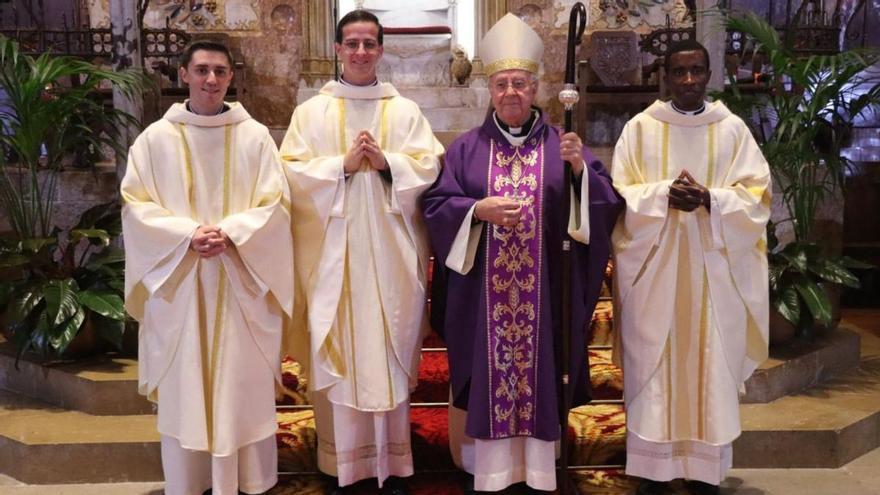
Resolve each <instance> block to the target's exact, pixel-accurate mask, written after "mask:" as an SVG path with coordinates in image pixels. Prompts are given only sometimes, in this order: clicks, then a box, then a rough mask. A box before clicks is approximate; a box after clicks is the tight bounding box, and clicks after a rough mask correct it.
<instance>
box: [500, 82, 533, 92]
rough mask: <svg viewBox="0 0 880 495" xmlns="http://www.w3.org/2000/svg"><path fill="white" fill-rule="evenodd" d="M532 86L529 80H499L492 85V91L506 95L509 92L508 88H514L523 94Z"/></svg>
mask: <svg viewBox="0 0 880 495" xmlns="http://www.w3.org/2000/svg"><path fill="white" fill-rule="evenodd" d="M531 85H532V82H531V81H529V80H527V79H514V80H512V81H507V80H503V79H499V80H497V81H495V82H494V83H492V90H493V91H495V92H496V93H504V92H506V91H507V88H513V90H514V91H516V92H517V93H522V92H523V91H525V90H526V89H528V88H529V87H530V86H531Z"/></svg>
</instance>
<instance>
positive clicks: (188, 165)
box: [177, 122, 196, 210]
mask: <svg viewBox="0 0 880 495" xmlns="http://www.w3.org/2000/svg"><path fill="white" fill-rule="evenodd" d="M177 128H178V132H180V140H181V141H182V142H183V165H184V175H183V177H184V180H185V181H186V184H184V187H185V188H186V197H187V198H188V199H189V205H190V208H192V209H193V210H195V207H196V203H195V197H194V193H193V170H192V152H191V151H190V149H189V143H187V142H186V127H185V126H184V124H183V122H180V123H179V124H177Z"/></svg>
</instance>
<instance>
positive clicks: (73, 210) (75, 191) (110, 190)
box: [0, 162, 118, 232]
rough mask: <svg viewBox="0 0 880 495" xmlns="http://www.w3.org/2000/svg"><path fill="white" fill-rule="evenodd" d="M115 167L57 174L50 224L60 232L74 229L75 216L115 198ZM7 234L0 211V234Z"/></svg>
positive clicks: (108, 164) (103, 164)
mask: <svg viewBox="0 0 880 495" xmlns="http://www.w3.org/2000/svg"><path fill="white" fill-rule="evenodd" d="M117 195H118V189H117V186H116V166H115V164H114V163H113V162H101V163H99V164H97V165H95V170H94V171H92V170H82V169H69V170H65V171H63V172H60V173H59V174H58V184H57V188H56V191H55V205H54V208H53V209H52V219H53V222H52V223H53V224H54V225H56V226H58V227H59V228H61V229H69V228H72V227H74V226H75V225H76V223H77V221H79V216H80V215H81V214H82V213H83V212H84V211H85V210H87V209H88V208H91V207H92V206H95V205H99V204H101V203H106V202H108V201H110V200H112V199H113V198H115V197H117ZM8 230H9V220H8V218H7V217H6V214H5V213H4V212H3V211H2V209H0V232H6V231H8Z"/></svg>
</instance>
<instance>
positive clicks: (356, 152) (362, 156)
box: [342, 131, 388, 175]
mask: <svg viewBox="0 0 880 495" xmlns="http://www.w3.org/2000/svg"><path fill="white" fill-rule="evenodd" d="M365 160H366V162H367V164H368V165H369V166H370V167H373V168H374V169H376V170H385V169H386V168H388V162H386V161H385V155H384V154H383V153H382V149H381V148H379V144H378V143H376V139H374V138H373V135H372V134H370V133H369V131H361V132H360V133H358V135H357V137H356V138H354V141H352V144H351V148H349V150H348V152H347V153H346V154H345V157H343V159H342V168H343V169H344V170H345V174H346V175H348V174H352V173H354V172H357V171H358V170H360V168H361V164H362V163H363V162H364V161H365Z"/></svg>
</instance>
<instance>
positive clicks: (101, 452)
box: [0, 391, 162, 484]
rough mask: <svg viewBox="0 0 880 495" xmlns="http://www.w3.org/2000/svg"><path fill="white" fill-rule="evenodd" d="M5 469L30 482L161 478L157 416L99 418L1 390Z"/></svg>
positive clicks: (0, 456)
mask: <svg viewBox="0 0 880 495" xmlns="http://www.w3.org/2000/svg"><path fill="white" fill-rule="evenodd" d="M0 472H2V473H3V474H5V475H8V476H11V477H13V478H15V479H17V480H19V481H22V482H25V483H29V484H47V483H119V482H129V481H155V480H161V479H162V464H161V461H160V456H159V433H158V432H157V431H156V416H154V415H150V414H143V415H116V416H95V415H91V414H86V413H83V412H80V411H71V410H65V409H61V408H57V407H54V406H52V405H50V404H46V403H45V402H40V401H38V400H35V399H31V398H27V397H24V396H21V395H17V394H13V393H11V392H7V391H0Z"/></svg>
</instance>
